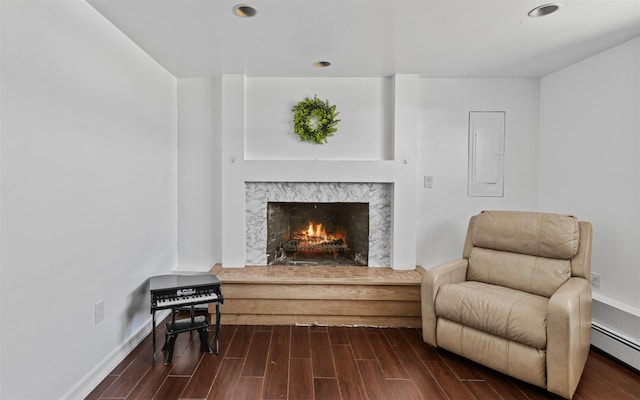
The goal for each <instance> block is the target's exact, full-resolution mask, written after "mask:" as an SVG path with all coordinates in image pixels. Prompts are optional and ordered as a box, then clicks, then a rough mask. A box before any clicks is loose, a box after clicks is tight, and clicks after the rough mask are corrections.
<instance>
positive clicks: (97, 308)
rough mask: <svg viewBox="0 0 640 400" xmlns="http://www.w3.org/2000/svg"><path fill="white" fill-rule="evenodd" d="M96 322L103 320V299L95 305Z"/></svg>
mask: <svg viewBox="0 0 640 400" xmlns="http://www.w3.org/2000/svg"><path fill="white" fill-rule="evenodd" d="M95 317H96V324H98V323H99V322H102V321H103V320H104V300H100V301H99V302H97V303H96V305H95Z"/></svg>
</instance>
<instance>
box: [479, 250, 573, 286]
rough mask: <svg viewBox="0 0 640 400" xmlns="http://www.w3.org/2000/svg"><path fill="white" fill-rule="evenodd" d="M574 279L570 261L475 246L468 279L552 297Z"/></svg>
mask: <svg viewBox="0 0 640 400" xmlns="http://www.w3.org/2000/svg"><path fill="white" fill-rule="evenodd" d="M569 278H571V261H569V260H557V259H552V258H544V257H536V256H530V255H527V254H516V253H508V252H506V251H497V250H490V249H483V248H481V247H474V248H473V249H471V253H470V254H469V267H468V269H467V280H470V281H480V282H484V283H491V284H494V285H499V286H506V287H509V288H511V289H516V290H523V291H525V292H529V293H533V294H537V295H540V296H546V297H551V295H553V293H555V291H556V290H558V288H560V286H562V285H563V284H564V283H565V282H566V281H567V280H568V279H569Z"/></svg>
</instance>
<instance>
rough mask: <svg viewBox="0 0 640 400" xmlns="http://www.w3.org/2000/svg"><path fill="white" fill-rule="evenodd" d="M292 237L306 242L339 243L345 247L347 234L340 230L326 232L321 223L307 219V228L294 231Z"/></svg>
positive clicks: (314, 243)
mask: <svg viewBox="0 0 640 400" xmlns="http://www.w3.org/2000/svg"><path fill="white" fill-rule="evenodd" d="M293 236H294V239H297V240H301V241H305V242H308V244H313V245H316V244H323V243H341V244H342V245H343V247H344V248H345V249H346V248H347V235H346V234H345V233H344V232H343V231H342V230H337V231H336V232H333V233H329V234H327V231H326V229H325V227H324V225H322V224H321V223H314V222H312V221H309V225H308V226H307V228H305V229H302V230H300V231H298V232H295V233H294V235H293Z"/></svg>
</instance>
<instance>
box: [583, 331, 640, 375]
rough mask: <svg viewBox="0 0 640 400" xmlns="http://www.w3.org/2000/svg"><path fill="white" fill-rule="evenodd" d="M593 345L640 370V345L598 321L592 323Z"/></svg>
mask: <svg viewBox="0 0 640 400" xmlns="http://www.w3.org/2000/svg"><path fill="white" fill-rule="evenodd" d="M591 333H592V334H591V344H592V345H593V346H594V347H597V348H599V349H600V350H602V351H604V352H605V353H608V354H609V355H611V356H612V357H615V358H617V359H618V360H620V361H622V362H624V363H625V364H628V365H629V366H631V367H633V368H635V369H636V370H640V343H639V342H638V341H637V340H635V339H633V338H630V337H628V336H626V335H623V334H621V333H619V332H616V331H614V330H613V329H611V328H609V327H607V326H604V325H602V324H601V323H599V322H598V321H592V322H591Z"/></svg>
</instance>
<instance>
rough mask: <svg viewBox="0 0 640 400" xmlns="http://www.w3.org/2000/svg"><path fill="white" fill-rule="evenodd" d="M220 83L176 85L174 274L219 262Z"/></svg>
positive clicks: (197, 81) (196, 81) (200, 81)
mask: <svg viewBox="0 0 640 400" xmlns="http://www.w3.org/2000/svg"><path fill="white" fill-rule="evenodd" d="M220 84H221V80H220V79H219V78H218V79H180V80H178V131H179V134H178V269H180V270H184V271H208V270H209V269H211V267H212V266H213V265H214V264H215V263H217V262H220V261H221V260H222V255H221V249H220V246H221V244H222V240H221V237H220V234H221V232H220V226H221V220H222V206H221V202H222V193H221V178H222V175H221V174H222V171H221V170H222V163H221V161H220V157H221V155H222V150H221V149H220V142H221V134H220V112H221V104H220V102H221V94H220Z"/></svg>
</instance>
